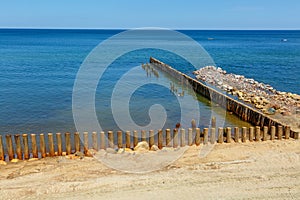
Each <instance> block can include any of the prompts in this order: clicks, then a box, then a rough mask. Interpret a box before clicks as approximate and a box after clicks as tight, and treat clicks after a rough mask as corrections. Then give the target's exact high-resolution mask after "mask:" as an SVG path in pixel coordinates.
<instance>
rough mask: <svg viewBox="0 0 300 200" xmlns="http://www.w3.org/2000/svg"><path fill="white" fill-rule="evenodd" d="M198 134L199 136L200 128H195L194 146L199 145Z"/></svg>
mask: <svg viewBox="0 0 300 200" xmlns="http://www.w3.org/2000/svg"><path fill="white" fill-rule="evenodd" d="M200 134H201V130H200V128H196V135H195V144H196V145H197V146H199V145H200Z"/></svg>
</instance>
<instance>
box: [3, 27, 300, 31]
mask: <svg viewBox="0 0 300 200" xmlns="http://www.w3.org/2000/svg"><path fill="white" fill-rule="evenodd" d="M139 28H147V27H139ZM153 28H162V27H153ZM0 29H36V30H131V29H137V28H93V27H85V28H84V27H0ZM166 29H170V30H180V31H185V30H187V31H188V30H194V31H197V30H199V31H200V30H203V31H205V30H207V31H210V30H215V31H218V30H219V31H300V28H277V29H276V28H263V29H262V28H247V29H243V28H241V29H239V28H224V29H222V28H166Z"/></svg>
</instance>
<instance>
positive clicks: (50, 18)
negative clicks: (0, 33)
mask: <svg viewBox="0 0 300 200" xmlns="http://www.w3.org/2000/svg"><path fill="white" fill-rule="evenodd" d="M0 27H27V28H32V27H33V28H138V27H163V28H172V29H300V0H204V1H203V0H148V1H146V0H105V1H104V0H2V1H0Z"/></svg>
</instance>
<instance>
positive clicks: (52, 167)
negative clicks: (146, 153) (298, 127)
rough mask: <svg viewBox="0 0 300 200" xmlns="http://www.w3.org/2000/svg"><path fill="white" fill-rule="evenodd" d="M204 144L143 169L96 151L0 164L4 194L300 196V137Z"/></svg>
mask: <svg viewBox="0 0 300 200" xmlns="http://www.w3.org/2000/svg"><path fill="white" fill-rule="evenodd" d="M202 147H203V146H200V147H196V146H192V147H190V148H189V149H188V150H187V151H186V152H185V153H184V155H183V156H182V157H181V158H180V159H179V160H177V161H175V162H174V163H172V164H169V165H168V166H166V167H164V168H162V169H160V170H157V171H153V172H149V173H140V174H137V173H134V174H132V173H124V172H120V171H116V170H114V169H110V168H108V167H106V166H104V165H103V164H102V163H100V162H99V161H98V160H96V159H95V158H91V157H85V158H83V159H76V160H74V159H68V158H66V157H55V158H46V159H41V160H37V161H31V162H28V161H20V162H18V163H8V164H7V165H0V199H151V200H152V199H300V140H294V139H290V140H282V141H267V142H252V143H250V142H247V143H239V144H236V143H232V144H217V145H215V147H214V148H213V150H212V151H211V152H210V153H209V154H208V155H207V156H206V157H204V158H200V157H199V150H200V149H201V148H202Z"/></svg>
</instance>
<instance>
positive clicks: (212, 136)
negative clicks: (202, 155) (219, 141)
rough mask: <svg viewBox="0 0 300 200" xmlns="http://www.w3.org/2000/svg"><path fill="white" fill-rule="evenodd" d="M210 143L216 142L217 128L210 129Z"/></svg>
mask: <svg viewBox="0 0 300 200" xmlns="http://www.w3.org/2000/svg"><path fill="white" fill-rule="evenodd" d="M210 143H211V144H215V143H216V128H214V127H213V128H211V129H210Z"/></svg>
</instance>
